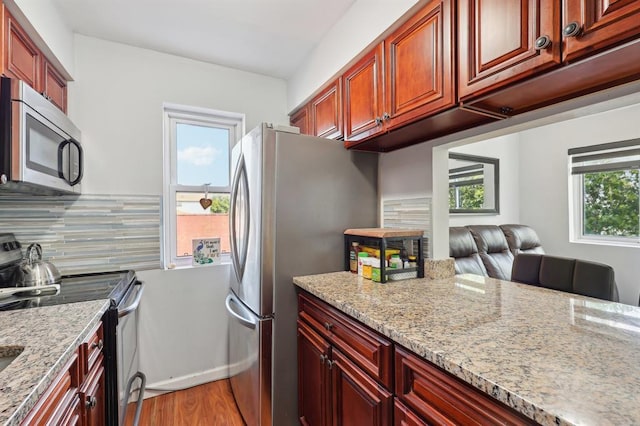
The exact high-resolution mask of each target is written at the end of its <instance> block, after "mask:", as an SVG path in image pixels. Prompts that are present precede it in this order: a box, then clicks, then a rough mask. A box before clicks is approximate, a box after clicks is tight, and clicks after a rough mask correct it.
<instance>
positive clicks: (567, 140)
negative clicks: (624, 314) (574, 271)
mask: <svg viewBox="0 0 640 426" xmlns="http://www.w3.org/2000/svg"><path fill="white" fill-rule="evenodd" d="M638 117H640V104H637V105H634V106H630V107H626V108H622V109H618V110H613V111H610V112H605V113H600V114H596V115H592V116H586V117H582V118H577V119H573V120H569V121H565V122H562V123H557V124H552V125H547V126H544V127H540V128H537V129H532V130H528V131H525V132H522V133H521V135H520V139H521V145H520V193H521V194H522V196H521V197H520V219H521V222H522V223H525V224H527V225H530V226H532V227H533V228H534V229H535V230H536V231H537V232H538V235H539V236H540V239H541V241H542V245H543V247H544V249H545V251H546V252H547V253H549V254H554V255H558V256H566V257H575V258H580V259H586V260H593V261H597V262H602V263H606V264H609V265H611V266H612V267H613V268H614V270H615V273H616V282H617V284H618V290H619V292H620V301H621V302H623V303H629V304H633V305H637V304H638V293H639V292H640V279H639V278H638V277H640V262H639V261H638V260H640V247H634V248H629V247H614V246H603V245H593V244H578V243H570V242H569V195H568V190H569V186H568V175H567V173H568V172H567V167H568V165H567V150H568V149H569V148H573V147H577V146H587V145H594V144H599V143H606V142H614V141H618V140H625V139H633V138H640V121H639V120H638Z"/></svg>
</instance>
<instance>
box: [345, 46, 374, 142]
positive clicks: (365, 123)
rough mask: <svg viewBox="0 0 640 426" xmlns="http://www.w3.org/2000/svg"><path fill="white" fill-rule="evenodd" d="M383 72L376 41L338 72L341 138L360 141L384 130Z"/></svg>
mask: <svg viewBox="0 0 640 426" xmlns="http://www.w3.org/2000/svg"><path fill="white" fill-rule="evenodd" d="M383 73H384V67H383V44H382V43H380V44H379V45H378V46H377V47H375V48H374V49H373V50H371V51H370V52H369V53H367V54H366V55H365V56H364V57H363V58H362V59H360V60H359V61H358V62H357V63H356V64H355V65H354V66H353V67H351V68H350V69H349V70H348V71H347V72H346V73H344V74H343V75H342V84H343V85H344V90H343V96H344V139H345V141H358V140H362V139H365V138H367V137H370V136H372V135H375V134H377V133H380V132H382V131H383V130H384V126H383V123H382V121H381V120H382V113H383V111H382V108H383V106H384V75H383Z"/></svg>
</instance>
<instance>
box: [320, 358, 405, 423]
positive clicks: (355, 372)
mask: <svg viewBox="0 0 640 426" xmlns="http://www.w3.org/2000/svg"><path fill="white" fill-rule="evenodd" d="M331 371H332V373H331V379H332V389H333V401H332V408H333V410H332V411H333V425H334V426H346V425H353V426H359V425H369V426H383V425H391V424H392V417H393V395H392V394H391V393H390V392H388V391H387V390H386V389H385V388H384V387H382V386H381V385H379V384H378V383H377V382H376V381H375V380H373V379H372V378H371V377H369V376H368V375H367V374H366V373H365V372H364V371H362V370H361V369H360V368H358V366H357V365H355V364H354V363H353V362H351V361H350V360H349V359H348V358H347V357H346V356H345V355H343V354H342V353H340V351H338V350H337V349H334V350H333V354H332V364H331Z"/></svg>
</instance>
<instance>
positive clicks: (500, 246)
mask: <svg viewBox="0 0 640 426" xmlns="http://www.w3.org/2000/svg"><path fill="white" fill-rule="evenodd" d="M467 228H468V229H469V231H471V235H473V239H474V240H475V242H476V246H477V247H478V253H479V254H480V258H481V259H482V263H483V264H484V267H485V269H486V270H487V273H488V274H489V276H490V277H492V278H498V279H501V280H507V281H509V280H510V279H511V268H512V267H513V254H511V252H510V251H509V245H508V244H507V239H506V238H505V236H504V233H503V232H502V229H500V227H499V226H497V225H469V226H467Z"/></svg>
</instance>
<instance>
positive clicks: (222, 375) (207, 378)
mask: <svg viewBox="0 0 640 426" xmlns="http://www.w3.org/2000/svg"><path fill="white" fill-rule="evenodd" d="M227 378H229V366H227V365H224V366H222V367H216V368H213V369H211V370H206V371H202V372H199V373H195V374H188V375H186V376H181V377H173V378H171V379H169V380H163V381H160V382H155V383H147V386H146V389H145V391H144V399H147V398H153V397H154V396H159V395H162V394H165V393H169V392H174V391H177V390H182V389H187V388H191V387H194V386H198V385H203V384H205V383H209V382H214V381H216V380H221V379H227Z"/></svg>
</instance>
